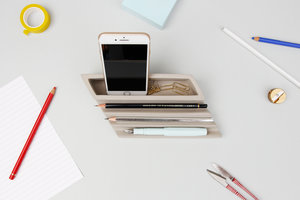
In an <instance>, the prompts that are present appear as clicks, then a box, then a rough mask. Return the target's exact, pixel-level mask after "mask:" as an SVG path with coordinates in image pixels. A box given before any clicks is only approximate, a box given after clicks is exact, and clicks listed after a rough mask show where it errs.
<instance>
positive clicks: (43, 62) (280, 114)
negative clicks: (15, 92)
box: [0, 0, 300, 200]
mask: <svg viewBox="0 0 300 200" xmlns="http://www.w3.org/2000/svg"><path fill="white" fill-rule="evenodd" d="M29 3H39V4H41V5H43V6H44V7H45V8H46V9H47V10H48V11H49V13H50V15H51V24H50V27H49V28H48V30H47V31H46V32H44V33H42V34H30V35H29V36H26V35H24V34H23V33H22V31H23V27H22V26H21V24H20V20H19V14H20V12H21V10H22V8H23V7H25V6H26V5H27V4H29ZM0 7H1V12H0V26H1V29H0V30H1V31H0V85H4V84H5V83H7V82H9V81H11V80H13V79H14V78H16V77H17V76H19V75H23V76H24V78H25V80H26V81H27V82H28V84H29V86H30V87H31V89H32V90H33V92H34V94H35V96H36V97H37V99H38V101H39V102H40V104H43V102H44V100H45V98H46V96H47V94H48V92H49V91H50V89H51V88H52V86H54V85H56V86H57V87H58V90H57V94H56V96H55V98H54V101H53V102H52V104H51V108H50V109H49V111H48V113H47V116H48V117H49V119H50V121H51V122H52V124H53V125H54V127H55V129H56V131H57V133H58V134H59V136H60V138H61V139H62V140H63V142H64V144H65V145H66V147H67V148H68V150H69V151H70V153H71V154H72V156H73V158H74V160H75V161H76V163H77V164H78V166H79V167H80V169H81V170H82V172H83V174H84V176H85V177H84V178H83V179H82V180H81V181H79V182H77V183H76V184H74V185H72V186H71V187H69V188H68V189H66V190H65V191H63V192H61V193H60V194H58V195H56V196H55V197H54V198H53V199H54V200H77V199H78V200H79V199H80V200H81V199H107V200H108V199H109V200H119V199H122V200H140V199H144V200H153V199H172V200H182V199H186V200H199V199H203V200H209V199H211V200H215V199H226V200H227V199H228V200H229V199H234V198H237V197H235V196H234V195H233V194H231V193H230V192H229V191H227V190H225V189H224V188H222V186H221V185H219V184H218V183H217V182H215V181H214V180H213V179H212V178H211V177H210V176H209V175H208V174H207V172H206V169H207V168H210V162H212V161H214V162H217V163H219V164H220V165H221V166H223V167H224V168H226V169H227V170H228V171H229V172H231V173H232V174H233V175H235V176H236V177H237V178H238V179H239V180H240V182H242V183H243V184H244V185H245V186H246V187H248V188H249V189H250V190H251V191H253V193H255V194H256V195H257V196H258V197H259V198H260V199H273V200H274V199H288V200H292V199H299V197H298V196H299V191H298V190H299V182H298V181H299V180H300V173H299V168H300V158H299V150H300V146H299V144H300V135H299V112H300V108H299V101H300V90H299V89H298V88H296V87H295V86H294V85H293V84H291V83H290V82H288V81H287V80H285V79H284V78H283V77H282V76H280V75H279V74H277V73H276V72H274V71H272V70H271V69H270V68H269V67H268V66H267V65H266V64H264V63H263V62H261V61H260V60H259V59H257V58H256V57H254V56H253V55H252V54H250V53H249V52H248V51H247V50H246V49H243V48H242V47H241V46H239V45H238V44H237V43H236V42H235V41H233V40H232V39H231V38H229V37H228V36H227V35H225V34H224V33H223V32H221V31H220V27H221V26H226V27H228V28H230V29H231V30H232V31H234V32H235V33H237V34H238V35H240V36H241V37H242V38H243V39H245V40H246V41H247V42H248V43H250V44H251V45H253V46H254V47H255V48H257V49H258V50H260V51H261V52H262V53H263V54H265V55H266V56H267V57H269V58H270V59H271V60H273V61H274V62H275V63H277V64H278V65H280V66H282V68H283V69H284V70H286V71H287V72H289V73H291V74H292V75H294V76H295V78H297V79H298V80H300V73H299V72H300V67H299V65H300V59H299V56H300V50H299V49H294V48H288V47H282V46H275V45H270V44H263V43H257V42H254V41H252V40H250V37H252V36H265V37H270V38H278V39H281V40H286V41H292V42H298V43H300V38H299V35H300V34H299V33H300V28H299V18H300V12H299V7H300V1H298V0H286V1H279V0H275V1H270V0H268V1H267V0H253V1H250V0H247V1H240V0H226V1H225V0H179V1H178V3H177V5H176V6H175V8H174V10H173V12H172V13H171V15H170V18H169V20H168V21H167V24H166V27H165V28H164V29H163V30H159V29H157V28H156V27H153V26H152V25H150V24H148V23H147V22H145V21H143V20H141V19H140V18H138V17H136V16H134V15H132V14H131V13H128V12H127V11H125V10H123V9H122V7H121V0H106V1H104V0H97V1H74V0H73V1H58V0H49V1H41V0H37V1H34V2H31V1H25V0H18V1H8V0H6V1H1V2H0ZM104 31H143V32H147V33H149V34H150V35H151V38H152V40H151V42H152V44H151V49H152V54H151V64H150V73H182V74H193V75H194V77H195V79H196V80H197V81H198V83H199V85H200V87H201V89H202V90H203V92H204V95H205V97H206V102H207V103H208V104H209V110H210V111H211V112H212V114H213V116H214V118H215V120H216V123H217V125H218V127H219V129H220V131H221V133H222V137H221V138H219V139H205V138H200V139H170V138H165V139H121V138H118V137H117V136H116V134H115V133H114V131H113V130H112V128H111V126H110V125H109V123H108V122H107V121H104V120H103V118H104V114H103V113H102V112H101V111H100V110H99V109H97V108H95V107H94V104H95V101H94V99H93V98H92V96H91V95H90V94H89V92H88V90H87V88H86V87H85V85H84V83H83V81H82V80H81V77H80V74H83V73H101V72H102V68H101V63H100V58H99V53H98V44H97V36H98V34H99V33H101V32H104ZM274 87H280V88H283V89H284V90H285V91H286V92H287V101H286V102H285V103H284V104H282V105H273V104H271V103H269V102H268V99H267V93H268V91H269V89H272V88H274ZM0 139H1V138H0ZM0 162H1V161H0Z"/></svg>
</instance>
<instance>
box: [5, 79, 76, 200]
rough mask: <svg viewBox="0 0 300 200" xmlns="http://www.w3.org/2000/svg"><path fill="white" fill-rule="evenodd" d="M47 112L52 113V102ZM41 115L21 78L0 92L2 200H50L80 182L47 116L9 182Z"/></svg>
mask: <svg viewBox="0 0 300 200" xmlns="http://www.w3.org/2000/svg"><path fill="white" fill-rule="evenodd" d="M46 97H47V96H45V99H46ZM54 98H55V97H54ZM49 108H50V109H55V104H54V102H53V103H52V104H51V105H50V107H49ZM40 111H41V106H40V105H39V103H38V101H37V100H36V99H35V97H34V95H33V93H32V92H31V90H30V88H29V87H28V85H27V84H26V82H25V80H24V79H23V77H19V78H17V79H15V80H14V81H12V82H10V83H9V84H7V85H5V86H3V87H1V88H0V199H1V200H2V199H3V200H19V199H20V200H27V199H28V200H42V199H49V198H51V197H53V196H54V195H55V194H57V193H58V192H60V191H62V190H64V189H65V188H67V187H68V186H70V185H71V184H73V183H75V182H76V181H78V180H79V179H81V178H82V174H81V172H80V170H79V169H78V167H77V166H76V164H75V163H74V161H73V159H72V157H71V155H70V154H69V153H68V151H67V149H66V148H65V146H64V144H63V143H62V141H61V140H60V138H59V137H58V135H57V134H56V132H55V130H54V128H53V126H52V125H51V123H50V121H49V119H48V118H47V117H46V116H45V117H44V119H43V121H42V122H41V124H40V126H39V129H38V131H37V132H36V135H35V137H34V139H33V141H32V143H31V145H30V147H29V149H28V152H27V154H26V156H25V158H24V160H23V162H22V164H21V167H20V168H19V171H18V173H17V175H16V178H15V179H14V180H10V179H9V178H8V177H9V175H10V173H11V171H12V169H13V167H14V165H15V163H16V161H17V159H18V157H19V155H20V153H21V150H22V148H23V146H24V144H25V141H26V140H27V138H28V135H29V133H30V131H31V129H32V127H33V124H34V122H35V120H36V118H37V116H38V115H39V112H40Z"/></svg>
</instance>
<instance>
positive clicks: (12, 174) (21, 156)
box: [9, 87, 56, 180]
mask: <svg viewBox="0 0 300 200" xmlns="http://www.w3.org/2000/svg"><path fill="white" fill-rule="evenodd" d="M55 90H56V87H54V88H53V89H52V90H51V92H50V93H49V95H48V97H47V99H46V101H45V103H44V106H43V108H42V110H41V112H40V114H39V116H38V118H37V119H36V121H35V123H34V126H33V128H32V130H31V132H30V134H29V136H28V138H27V141H26V143H25V145H24V147H23V149H22V152H21V154H20V156H19V158H18V160H17V162H16V164H15V167H14V169H13V170H12V172H11V174H10V176H9V179H11V180H13V179H14V178H15V176H16V174H17V172H18V169H19V168H20V166H21V163H22V161H23V159H24V157H25V155H26V152H27V150H28V148H29V146H30V144H31V141H32V139H33V137H34V135H35V133H36V131H37V129H38V128H39V125H40V123H41V121H42V120H43V117H44V115H45V113H46V111H47V109H48V107H49V105H50V103H51V100H52V98H53V96H54V94H55Z"/></svg>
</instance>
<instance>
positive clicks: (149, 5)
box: [122, 0, 177, 28]
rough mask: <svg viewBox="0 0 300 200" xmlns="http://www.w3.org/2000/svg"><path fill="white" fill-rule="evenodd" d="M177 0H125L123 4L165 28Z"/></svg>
mask: <svg viewBox="0 0 300 200" xmlns="http://www.w3.org/2000/svg"><path fill="white" fill-rule="evenodd" d="M176 1H177V0H123V2H122V5H123V6H124V7H125V8H127V9H129V10H131V11H133V12H134V13H136V14H138V15H140V16H142V17H144V18H146V19H147V20H149V21H150V22H151V23H152V24H154V25H156V26H157V27H158V28H163V27H164V25H165V23H166V21H167V18H168V16H169V14H170V13H171V11H172V9H173V7H174V5H175V4H176Z"/></svg>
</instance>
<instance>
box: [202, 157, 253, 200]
mask: <svg viewBox="0 0 300 200" xmlns="http://www.w3.org/2000/svg"><path fill="white" fill-rule="evenodd" d="M212 166H213V167H214V168H215V169H216V170H217V171H219V173H220V174H218V173H216V172H214V171H211V170H209V169H207V172H208V174H209V175H210V176H211V177H213V178H214V179H215V180H216V181H218V182H219V183H220V184H221V185H223V186H224V187H225V188H227V189H228V190H229V191H231V192H232V193H234V194H235V195H237V196H238V197H240V198H241V199H243V200H247V199H246V198H245V197H244V196H243V195H241V194H240V193H239V192H238V191H237V190H236V189H234V188H233V187H232V186H231V185H229V184H228V182H227V180H228V179H229V180H231V181H232V182H233V183H235V184H236V185H237V186H238V187H239V188H241V189H242V190H244V191H245V192H247V193H248V194H249V195H250V196H251V197H252V198H253V199H255V200H258V198H257V197H256V196H254V194H252V193H251V192H250V191H249V190H247V188H245V187H244V186H243V185H242V184H241V183H240V182H239V181H238V180H237V179H236V178H234V177H233V176H232V175H230V174H229V173H228V172H227V171H226V170H225V169H223V168H222V167H220V166H219V165H217V164H216V163H212Z"/></svg>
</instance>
